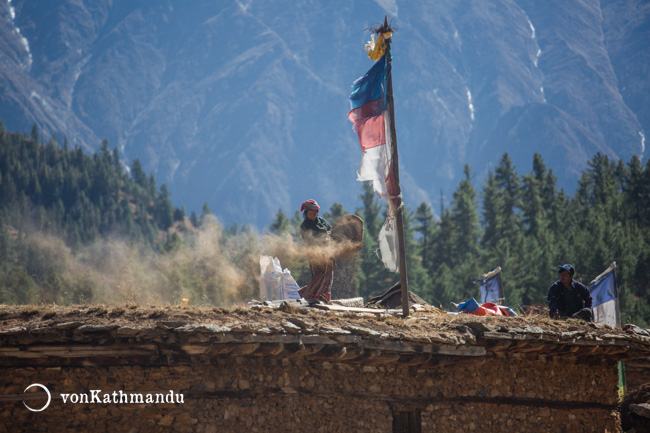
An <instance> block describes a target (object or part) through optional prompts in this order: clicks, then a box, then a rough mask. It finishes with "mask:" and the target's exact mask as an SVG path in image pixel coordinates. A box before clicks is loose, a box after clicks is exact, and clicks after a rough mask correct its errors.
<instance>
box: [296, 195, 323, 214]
mask: <svg viewBox="0 0 650 433" xmlns="http://www.w3.org/2000/svg"><path fill="white" fill-rule="evenodd" d="M311 209H313V210H318V209H320V206H318V203H316V200H314V199H311V198H310V199H309V200H307V201H306V202H304V203H303V204H302V206H300V212H305V211H308V210H311Z"/></svg>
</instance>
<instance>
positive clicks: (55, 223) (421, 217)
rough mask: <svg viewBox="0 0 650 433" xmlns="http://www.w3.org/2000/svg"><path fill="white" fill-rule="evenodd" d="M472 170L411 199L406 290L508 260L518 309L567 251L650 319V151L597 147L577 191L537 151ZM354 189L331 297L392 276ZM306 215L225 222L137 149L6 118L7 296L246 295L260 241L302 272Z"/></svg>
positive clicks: (543, 288)
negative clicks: (177, 200) (45, 137)
mask: <svg viewBox="0 0 650 433" xmlns="http://www.w3.org/2000/svg"><path fill="white" fill-rule="evenodd" d="M472 178H473V174H472V171H471V168H470V167H469V166H466V167H465V178H464V179H463V180H462V181H461V182H460V183H459V185H458V186H457V188H456V190H455V192H454V194H453V199H452V200H451V203H445V202H443V201H442V200H441V203H440V210H439V212H438V213H439V215H440V217H439V218H438V217H434V212H433V210H432V209H431V207H430V206H429V205H428V204H426V203H422V204H419V205H418V206H417V207H410V208H407V209H406V213H407V217H406V218H405V224H406V227H405V231H406V235H407V239H406V242H407V254H408V257H407V267H408V272H409V284H410V289H411V290H412V291H414V292H416V293H417V294H419V295H420V296H422V297H423V298H424V299H426V300H427V301H428V302H430V303H432V304H434V305H436V306H439V305H442V306H443V307H444V308H449V309H450V308H453V306H452V305H451V302H461V301H464V300H467V299H468V298H470V297H478V286H477V285H474V284H472V280H475V279H478V278H479V277H480V276H481V274H483V273H485V272H488V271H490V270H492V269H494V268H496V267H497V266H501V268H502V280H503V284H504V293H505V298H506V303H507V304H508V305H509V306H511V307H514V308H520V307H523V306H527V305H534V304H545V300H546V293H547V290H548V287H549V286H550V284H551V283H552V282H553V281H554V280H555V278H556V272H557V271H556V270H557V265H559V264H563V263H572V264H573V265H574V266H575V267H576V269H577V275H576V277H577V278H578V279H581V280H582V281H583V282H584V283H586V284H588V283H589V282H590V281H591V280H592V279H593V278H594V277H595V276H596V275H598V274H600V272H602V271H603V270H604V269H605V268H606V267H607V266H609V264H610V263H611V262H612V261H616V263H617V268H616V275H617V281H618V285H619V291H620V304H621V309H622V317H623V320H624V321H625V322H633V323H637V324H639V325H644V326H648V324H650V283H649V281H650V163H647V164H645V165H643V164H642V163H641V161H640V160H639V159H638V158H637V157H633V158H632V159H631V160H630V161H629V162H627V163H625V162H624V161H613V160H611V159H609V158H608V157H607V156H603V155H602V154H597V155H596V156H595V157H594V158H592V160H590V161H589V164H588V169H587V170H585V171H584V172H583V173H582V177H581V179H580V181H579V184H578V186H577V188H576V192H575V194H574V195H573V196H572V197H571V196H568V195H567V194H565V193H564V191H563V190H561V189H558V187H557V185H556V180H557V177H556V175H555V174H554V173H553V171H552V170H550V169H547V167H546V165H545V163H544V161H543V159H542V157H541V156H540V155H538V154H536V155H535V156H534V158H533V170H532V172H531V173H528V174H524V175H520V174H518V173H517V171H516V167H515V166H514V164H513V163H512V161H511V159H510V157H509V155H508V154H507V153H506V154H504V155H503V156H502V157H501V160H500V162H499V164H498V165H497V166H496V168H495V169H494V170H493V171H491V172H490V173H489V174H488V175H487V177H486V179H487V180H486V181H485V183H484V184H483V185H482V186H481V190H480V193H479V191H478V190H477V189H476V188H475V186H474V185H473V183H472ZM359 200H360V205H359V207H358V208H356V209H355V210H354V211H353V212H354V213H356V214H358V215H359V216H360V217H361V218H363V219H364V221H365V224H366V227H365V230H366V231H365V238H364V244H363V248H362V251H361V252H360V254H359V257H358V258H357V259H356V260H353V261H349V260H348V261H340V262H339V263H338V267H337V271H336V280H335V286H334V296H335V297H348V296H364V297H365V298H366V299H367V298H368V297H369V296H371V295H377V294H379V293H381V292H383V291H384V290H386V289H387V288H388V287H390V286H391V285H392V284H393V283H394V282H395V281H397V280H398V275H396V274H391V273H389V272H387V271H386V270H385V269H384V268H383V265H382V264H381V262H380V260H379V259H378V258H377V255H376V252H375V251H376V250H377V243H376V242H377V241H376V239H377V234H378V232H379V229H380V227H381V224H382V223H383V220H384V214H385V208H384V205H383V204H381V203H379V202H378V201H377V199H376V197H375V196H374V194H373V193H372V191H371V190H370V189H368V188H367V187H366V186H362V187H361V194H360V195H359ZM321 204H322V203H321ZM407 204H408V203H407ZM321 213H322V214H323V215H324V216H325V217H326V218H328V219H329V220H330V222H332V223H334V222H336V220H337V219H338V218H340V217H341V216H342V215H345V214H347V213H350V212H349V211H348V210H346V209H344V208H343V206H342V205H341V204H339V203H333V204H332V205H331V206H330V208H329V210H326V209H323V210H322V212H321ZM215 214H216V215H219V209H216V210H215ZM300 218H301V216H300V215H299V214H297V213H296V214H294V215H293V216H292V217H288V216H287V214H285V213H284V212H283V210H282V209H279V210H278V211H277V214H276V217H275V221H274V222H273V224H272V225H271V226H270V227H269V228H268V230H264V232H263V233H261V234H260V233H258V232H257V230H254V229H252V228H251V227H248V226H246V225H244V226H238V225H236V224H235V225H232V226H230V227H226V228H224V227H222V226H220V224H219V223H218V222H217V220H216V219H215V218H214V217H213V216H212V212H211V210H210V209H209V208H208V206H207V205H205V206H204V207H203V211H202V213H201V215H200V217H197V216H196V215H195V214H194V213H192V215H191V217H190V218H188V217H187V216H186V215H185V209H184V207H182V206H181V207H180V208H177V207H174V205H173V204H172V202H171V199H170V194H169V192H168V190H167V188H166V186H165V185H161V186H160V187H157V185H156V180H155V178H154V176H153V175H149V176H147V175H146V174H145V173H144V172H143V170H142V168H141V166H140V164H139V162H138V161H137V160H136V161H134V163H133V164H132V166H131V167H130V168H129V169H128V170H127V169H126V167H124V166H123V165H122V163H121V162H120V157H119V154H118V152H117V150H113V151H110V150H109V147H108V143H107V142H106V141H104V143H103V145H102V147H101V149H100V150H99V151H98V152H97V153H96V154H95V155H93V156H88V155H86V154H84V152H83V151H82V150H81V149H80V148H75V149H70V148H69V146H68V144H67V143H66V142H64V143H63V144H62V145H59V144H58V143H57V142H56V140H54V139H50V140H49V141H48V142H47V143H41V142H40V140H39V136H38V130H37V129H36V128H34V129H33V130H32V134H31V136H26V135H22V134H16V133H9V132H7V131H5V128H4V126H2V125H1V124H0V302H2V303H18V304H21V303H58V304H72V303H88V302H113V303H114V302H128V301H137V302H161V303H175V302H180V300H181V298H184V297H186V298H188V299H190V302H192V303H193V304H197V305H229V304H232V303H237V302H243V301H246V300H249V299H251V298H254V297H256V296H257V275H258V274H259V265H258V263H259V256H260V254H271V255H275V256H278V257H279V258H280V259H281V262H282V265H283V266H284V267H288V268H289V269H291V270H292V272H293V275H294V277H295V278H296V280H297V281H298V283H299V284H306V282H307V280H308V278H309V271H308V268H307V265H306V261H305V258H304V255H302V253H301V251H300V242H299V241H298V236H297V226H298V224H299V222H300Z"/></svg>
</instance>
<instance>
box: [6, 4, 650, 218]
mask: <svg viewBox="0 0 650 433" xmlns="http://www.w3.org/2000/svg"><path fill="white" fill-rule="evenodd" d="M385 14H387V15H388V16H389V19H392V24H393V25H394V26H395V27H397V28H398V31H397V32H396V33H395V35H394V51H393V54H394V70H393V71H394V90H395V91H394V93H395V103H396V121H397V134H398V144H399V148H400V163H401V169H400V174H401V178H402V184H403V189H404V192H405V198H406V202H407V205H409V206H412V207H415V206H417V205H418V204H419V203H420V202H422V201H427V202H430V203H437V202H438V200H439V194H440V191H441V190H442V191H443V192H444V194H445V195H446V200H445V201H446V202H447V203H448V202H449V199H450V196H451V192H452V191H453V189H454V188H455V187H456V186H457V184H458V182H459V180H460V179H461V178H462V176H463V173H462V167H463V165H464V164H465V163H469V164H470V165H471V167H472V169H473V171H474V172H475V173H476V174H477V175H476V177H475V179H474V181H475V185H476V186H477V188H480V186H481V182H482V179H483V177H484V176H485V174H486V172H487V170H489V169H490V168H493V167H494V166H495V164H496V163H497V162H498V160H499V159H500V157H501V155H502V154H503V153H504V152H508V153H509V154H510V156H511V158H512V159H513V161H514V162H515V164H516V167H517V170H518V172H519V173H528V172H529V171H530V170H531V167H532V155H533V153H534V152H538V153H541V154H542V156H543V157H544V160H545V161H546V163H547V165H548V166H549V167H552V168H553V169H554V172H555V173H556V175H557V176H558V178H559V181H560V186H562V187H564V188H565V189H566V190H568V191H569V192H570V191H571V190H572V189H573V188H574V187H575V183H576V180H577V178H578V176H579V173H580V171H581V170H583V169H585V168H586V162H587V160H588V159H590V158H591V157H592V156H593V155H594V154H595V153H596V152H601V153H604V154H606V155H608V156H610V157H613V158H622V159H623V160H624V161H626V162H627V161H629V159H630V158H631V156H632V155H634V154H637V155H640V156H642V157H644V160H645V159H647V152H645V131H648V130H650V111H649V110H650V109H649V108H648V106H649V105H650V104H649V103H650V100H649V99H650V91H649V90H650V89H649V86H650V83H649V82H648V80H647V77H648V65H650V44H648V43H647V41H648V40H650V4H648V3H647V2H644V1H642V0H625V1H614V0H602V1H596V0H585V1H580V2H562V1H560V0H551V1H547V2H536V1H533V0H497V1H494V2H467V1H461V2H457V1H443V2H427V1H414V2H398V1H395V0H376V1H375V2H373V1H370V0H363V1H358V2H341V3H340V4H339V3H337V4H332V3H331V2H327V1H323V0H314V1H311V2H297V3H296V2H286V1H280V2H253V1H250V0H249V1H244V0H235V1H225V0H221V1H218V2H213V1H207V0H196V1H192V2H177V1H174V0H160V1H153V0H133V1H130V2H122V1H113V0H101V1H90V0H83V1H82V0H62V1H58V2H42V1H38V0H9V1H0V89H2V90H1V91H0V119H2V120H3V121H4V123H5V125H6V127H7V129H9V130H19V131H24V132H29V130H30V128H31V126H32V124H33V123H36V124H37V125H38V126H39V127H40V128H41V130H42V135H43V136H45V137H48V136H49V135H51V134H56V136H57V137H58V138H59V140H60V141H62V139H63V137H66V138H67V140H68V141H69V143H71V144H73V145H79V146H82V147H83V148H85V149H86V150H88V151H90V152H92V151H94V150H95V149H97V148H99V146H100V144H101V140H102V139H103V138H107V139H108V140H109V146H110V147H111V148H112V147H115V146H117V147H118V148H119V150H120V152H121V155H122V157H123V158H124V162H125V164H127V165H130V164H131V162H132V161H133V160H134V159H135V158H139V159H140V160H141V162H142V163H143V166H144V168H145V170H146V171H147V172H149V171H152V172H153V173H154V174H155V176H156V178H157V179H159V181H160V182H161V183H162V182H164V183H166V184H167V185H168V186H169V189H170V191H171V193H172V200H173V201H174V203H176V204H177V205H179V206H180V205H181V204H184V205H186V207H187V208H188V211H190V210H196V211H197V212H198V211H199V210H200V208H201V205H202V204H203V203H204V202H207V203H208V204H209V205H210V207H211V208H212V210H213V212H214V213H215V214H217V215H218V216H219V217H220V218H221V219H222V220H224V222H226V223H230V222H234V221H237V222H238V223H239V224H242V223H249V224H253V225H256V226H258V227H264V226H266V225H268V224H269V223H270V222H271V220H272V218H273V215H274V213H275V212H276V211H277V210H278V209H280V208H281V209H283V210H284V211H285V213H288V214H293V211H294V210H296V209H297V208H298V207H299V204H300V203H301V202H302V201H303V200H304V199H306V198H310V197H313V198H316V199H317V200H319V202H321V204H323V205H324V206H325V207H329V206H330V205H331V204H333V203H334V202H340V203H342V204H343V205H344V206H345V207H346V208H347V209H348V210H350V211H352V210H353V209H354V207H355V206H357V205H358V199H357V196H358V195H359V193H360V191H361V189H360V188H361V187H360V184H358V183H357V182H356V180H355V179H356V169H357V167H358V164H359V160H360V156H361V155H360V150H359V147H358V144H357V142H356V135H355V134H354V132H353V131H352V130H351V125H350V123H349V121H348V120H347V118H346V116H347V111H348V100H347V95H348V92H349V89H350V85H351V83H352V82H353V81H354V79H356V78H357V77H358V76H360V75H362V74H363V73H364V72H365V71H366V70H367V69H369V68H370V66H371V63H372V62H371V61H370V60H369V59H368V58H367V57H365V52H364V51H363V44H364V43H365V42H366V41H367V40H368V38H369V32H368V31H366V30H365V29H366V28H368V27H369V26H371V25H375V24H378V23H379V22H380V20H382V19H383V17H384V15H385ZM644 152H645V153H644ZM436 209H437V206H436Z"/></svg>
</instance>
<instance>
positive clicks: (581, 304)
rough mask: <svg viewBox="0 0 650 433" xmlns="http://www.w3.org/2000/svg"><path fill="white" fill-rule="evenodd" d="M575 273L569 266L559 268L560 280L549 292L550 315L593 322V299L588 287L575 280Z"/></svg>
mask: <svg viewBox="0 0 650 433" xmlns="http://www.w3.org/2000/svg"><path fill="white" fill-rule="evenodd" d="M575 272H576V271H575V269H574V268H573V266H571V265H569V264H564V265H562V266H558V273H559V279H558V280H557V281H556V282H555V283H553V285H552V286H551V287H550V288H549V290H548V308H549V314H550V316H551V317H553V318H558V317H575V318H580V319H582V320H585V321H587V322H591V319H592V313H591V306H592V304H593V299H592V298H591V293H589V289H588V288H587V286H585V285H584V284H582V283H581V282H578V281H574V280H573V275H574V274H575Z"/></svg>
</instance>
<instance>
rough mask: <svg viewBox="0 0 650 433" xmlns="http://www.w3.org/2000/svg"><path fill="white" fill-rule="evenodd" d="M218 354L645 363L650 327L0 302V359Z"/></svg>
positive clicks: (275, 308)
mask: <svg viewBox="0 0 650 433" xmlns="http://www.w3.org/2000/svg"><path fill="white" fill-rule="evenodd" d="M219 356H260V357H282V358H286V357H303V358H307V359H320V360H332V361H337V362H361V363H363V364H364V365H369V364H370V365H373V364H377V365H382V364H383V365H386V364H397V365H427V364H429V365H437V364H441V363H446V362H450V363H452V362H453V363H458V362H459V361H468V362H476V361H478V360H481V361H483V360H485V359H486V358H489V357H499V358H513V359H531V360H533V359H535V360H554V359H562V360H570V361H574V362H582V361H585V362H590V363H593V362H599V361H615V360H637V362H647V363H648V364H649V365H650V333H649V332H648V331H647V330H644V329H640V328H637V327H633V326H628V327H627V328H626V329H620V328H619V329H611V328H607V327H600V326H597V325H594V324H589V323H585V322H582V321H579V320H574V319H571V320H566V321H559V320H551V319H549V318H548V317H545V316H539V315H530V316H520V317H494V316H484V317H479V316H473V315H469V314H448V313H445V312H441V311H439V310H429V311H422V312H412V313H411V315H410V316H409V317H407V318H405V319H403V318H401V317H399V316H395V315H393V314H391V312H387V311H385V310H376V311H370V312H369V311H367V309H360V308H346V307H340V306H328V305H323V304H320V305H314V306H307V305H306V304H304V303H302V304H301V303H295V302H294V303H291V302H285V303H271V304H267V305H264V304H261V303H259V304H253V305H248V306H238V307H232V308H215V307H188V308H182V307H173V306H141V305H124V306H105V305H84V306H69V307H60V306H51V305H43V306H31V305H23V306H8V305H0V366H4V367H10V366H15V367H25V366H62V365H67V366H75V365H174V364H190V363H195V362H210V359H211V358H213V357H219Z"/></svg>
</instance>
